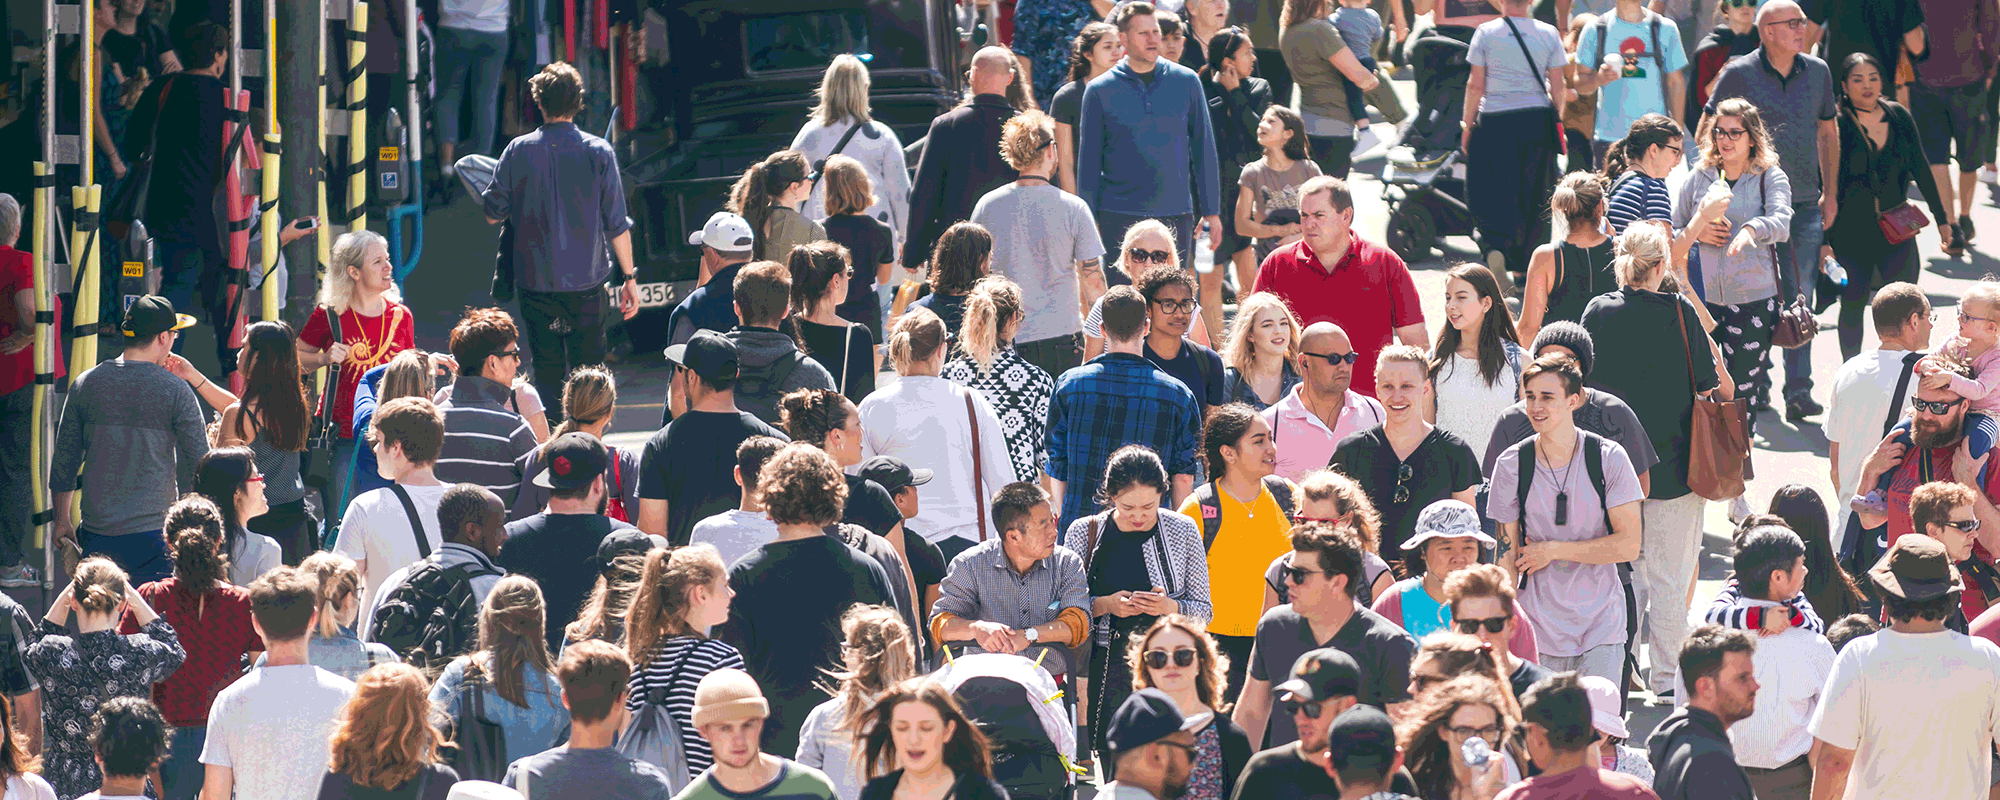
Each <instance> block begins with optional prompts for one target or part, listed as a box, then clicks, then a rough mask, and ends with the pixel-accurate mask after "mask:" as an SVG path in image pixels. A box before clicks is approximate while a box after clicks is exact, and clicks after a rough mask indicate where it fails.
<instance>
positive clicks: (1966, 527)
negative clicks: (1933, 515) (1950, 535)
mask: <svg viewBox="0 0 2000 800" xmlns="http://www.w3.org/2000/svg"><path fill="white" fill-rule="evenodd" d="M1938 524H1940V525H1944V526H1946V527H1951V528H1957V529H1959V530H1960V531H1962V532H1964V533H1971V532H1973V531H1976V530H1979V520H1976V519H1948V520H1945V521H1943V522H1940V523H1938Z"/></svg>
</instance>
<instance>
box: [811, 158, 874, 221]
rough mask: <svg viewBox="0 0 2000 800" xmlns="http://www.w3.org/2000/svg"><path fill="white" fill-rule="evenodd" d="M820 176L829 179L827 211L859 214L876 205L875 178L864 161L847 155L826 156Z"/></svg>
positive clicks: (835, 215) (832, 215)
mask: <svg viewBox="0 0 2000 800" xmlns="http://www.w3.org/2000/svg"><path fill="white" fill-rule="evenodd" d="M819 176H820V178H821V179H822V180H824V181H825V182H826V214H827V216H830V217H838V216H840V215H842V214H859V213H861V212H864V211H867V210H868V208H869V207H870V206H873V205H875V181H874V179H872V178H869V177H868V170H866V169H864V168H862V166H861V162H859V161H856V160H854V159H852V158H848V157H847V156H843V155H831V156H827V157H826V166H825V167H823V168H822V169H820V172H819Z"/></svg>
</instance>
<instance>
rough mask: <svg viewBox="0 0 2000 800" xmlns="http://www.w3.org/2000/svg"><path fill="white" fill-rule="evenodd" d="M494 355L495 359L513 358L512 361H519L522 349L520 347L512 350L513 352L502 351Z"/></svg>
mask: <svg viewBox="0 0 2000 800" xmlns="http://www.w3.org/2000/svg"><path fill="white" fill-rule="evenodd" d="M493 355H494V357H496V358H512V359H519V358H520V357H521V348H519V347H516V348H514V349H512V350H502V351H500V352H498V353H494V354H493Z"/></svg>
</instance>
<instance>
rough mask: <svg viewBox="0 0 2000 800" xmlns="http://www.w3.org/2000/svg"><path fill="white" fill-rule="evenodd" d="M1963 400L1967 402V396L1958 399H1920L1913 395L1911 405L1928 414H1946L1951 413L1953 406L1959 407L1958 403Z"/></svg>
mask: <svg viewBox="0 0 2000 800" xmlns="http://www.w3.org/2000/svg"><path fill="white" fill-rule="evenodd" d="M1963 402H1965V398H1963V397H1961V398H1958V399H1957V400H1918V399H1916V398H1914V397H1912V398H1910V407H1911V408H1914V409H1916V410H1918V411H1922V412H1925V413H1927V414H1938V415H1944V414H1949V413H1951V410H1952V409H1953V408H1956V407H1958V404H1959V403H1963Z"/></svg>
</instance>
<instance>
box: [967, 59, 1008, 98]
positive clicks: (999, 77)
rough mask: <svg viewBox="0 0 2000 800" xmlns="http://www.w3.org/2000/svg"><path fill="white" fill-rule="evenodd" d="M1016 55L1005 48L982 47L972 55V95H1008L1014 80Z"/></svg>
mask: <svg viewBox="0 0 2000 800" xmlns="http://www.w3.org/2000/svg"><path fill="white" fill-rule="evenodd" d="M1015 64H1016V62H1015V61H1014V54H1013V53H1012V52H1010V51H1009V50H1008V49H1007V48H1005V47H982V48H979V52H977V53H973V54H972V93H973V94H1006V93H1007V84H1008V83H1010V82H1012V81H1013V80H1014V67H1015Z"/></svg>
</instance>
